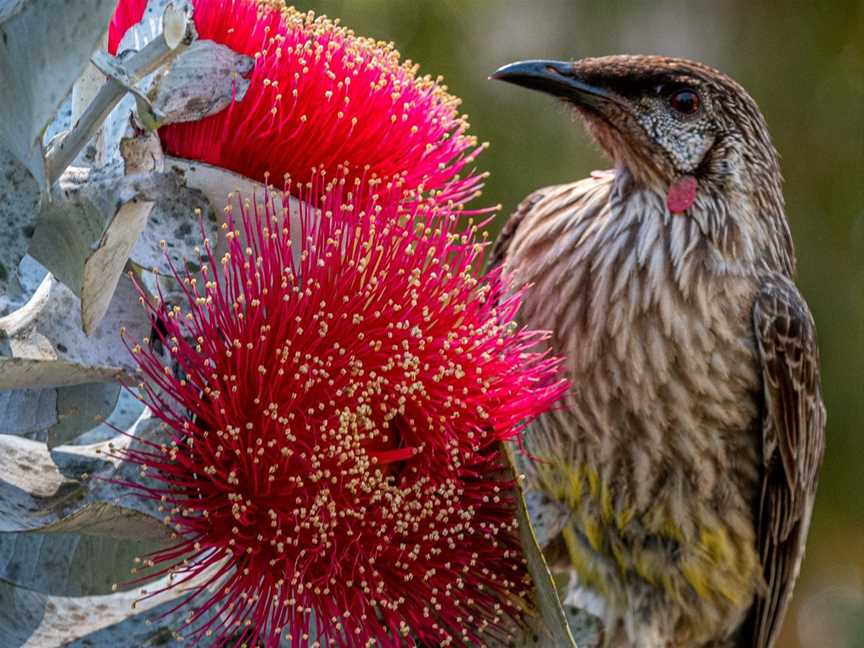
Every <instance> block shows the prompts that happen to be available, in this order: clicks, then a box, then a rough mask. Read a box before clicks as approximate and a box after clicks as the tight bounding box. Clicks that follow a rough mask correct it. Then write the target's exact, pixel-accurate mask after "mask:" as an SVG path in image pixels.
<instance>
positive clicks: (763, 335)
mask: <svg viewBox="0 0 864 648" xmlns="http://www.w3.org/2000/svg"><path fill="white" fill-rule="evenodd" d="M493 78H495V79H500V80H503V81H507V82H510V83H514V84H516V85H520V86H524V87H527V88H531V89H534V90H540V91H542V92H545V93H548V94H552V95H554V96H556V97H559V98H561V99H563V100H564V101H565V102H568V103H569V104H571V105H572V106H574V107H575V110H576V112H577V113H578V115H579V116H580V117H581V118H582V121H583V122H584V124H585V126H586V128H587V129H588V131H589V132H590V133H591V135H592V136H593V137H594V139H595V140H596V141H597V143H598V144H599V146H600V147H601V148H602V150H603V151H604V152H605V153H606V155H608V156H609V158H611V160H612V162H613V163H614V169H613V170H612V171H610V172H608V173H600V174H593V175H592V177H591V178H588V179H585V180H581V181H579V182H576V183H573V184H566V185H559V186H554V187H548V188H545V189H541V190H539V191H537V192H535V193H534V194H532V195H531V196H530V197H528V198H527V199H526V200H525V201H524V202H523V203H522V204H521V205H520V206H519V208H518V210H517V211H516V213H515V214H514V215H513V216H512V217H511V218H510V220H509V222H508V223H507V224H506V226H505V227H504V230H503V232H502V234H501V237H500V238H499V240H498V241H497V243H496V247H495V249H494V252H493V263H495V264H502V263H503V264H504V266H505V268H506V270H507V272H508V273H509V274H510V276H511V278H512V281H513V282H514V284H515V287H520V286H527V285H531V288H530V290H528V291H527V292H526V294H525V299H524V302H523V305H522V309H521V319H522V323H523V324H525V325H527V326H530V327H532V328H539V329H549V330H552V331H553V336H552V338H551V340H550V345H551V347H552V349H553V350H554V352H555V353H557V354H559V355H561V356H564V357H565V358H566V367H567V371H568V373H569V377H570V379H571V380H572V389H571V391H570V392H569V394H568V395H567V396H566V397H565V400H564V406H563V407H562V408H560V409H558V410H557V411H554V412H552V413H549V414H546V415H545V416H543V417H542V418H541V419H540V420H539V421H538V422H537V423H536V424H535V425H534V426H533V428H532V429H531V430H529V433H528V434H527V440H526V443H527V446H528V451H529V453H530V456H531V457H532V460H528V461H526V462H525V470H526V472H527V475H528V479H529V482H528V483H529V487H530V488H531V489H533V490H534V491H537V492H539V493H542V494H543V496H545V497H546V498H547V499H548V500H549V501H550V502H551V503H552V504H555V505H557V506H558V508H560V509H561V510H563V511H565V514H564V515H563V516H562V517H561V522H560V525H559V528H560V534H559V535H558V537H557V538H556V540H555V541H554V542H553V543H552V544H551V545H550V547H549V552H550V554H557V558H558V560H559V561H560V562H563V563H564V564H565V565H567V566H568V567H570V568H572V573H573V574H574V578H575V581H576V583H577V584H578V588H577V589H578V591H580V592H583V593H586V592H587V593H588V594H589V595H590V597H589V598H590V600H591V601H592V607H593V609H594V611H595V612H596V613H597V615H598V616H599V617H600V618H601V619H602V623H603V627H604V634H605V641H606V644H607V645H613V646H632V647H638V648H654V647H668V646H682V647H683V646H686V647H691V646H692V647H695V646H753V647H758V648H766V647H768V646H771V645H772V644H773V642H774V641H775V639H776V637H777V634H778V631H779V628H780V625H781V622H782V620H783V615H784V612H785V610H786V607H787V605H788V602H789V598H790V596H791V593H792V589H793V586H794V583H795V579H796V576H797V574H798V570H799V567H800V564H801V560H802V557H803V554H804V544H805V539H806V535H807V528H808V526H809V522H810V512H811V509H812V505H813V498H814V494H815V490H816V480H817V473H818V471H819V467H820V463H821V461H822V454H823V447H824V425H825V410H824V407H823V404H822V398H821V395H820V384H819V355H818V350H817V347H816V332H815V328H814V324H813V320H812V317H811V315H810V312H809V311H808V308H807V305H806V303H805V302H804V299H803V298H802V297H801V295H800V293H799V292H798V289H797V288H796V287H795V283H794V280H793V276H794V271H795V256H794V251H793V245H792V238H791V235H790V231H789V225H788V222H787V220H786V216H785V214H784V205H783V193H782V189H781V176H780V168H779V163H778V155H777V152H776V151H775V149H774V147H773V145H772V144H771V140H770V138H769V135H768V129H767V127H766V125H765V120H764V118H763V117H762V114H761V113H760V111H759V109H758V107H757V106H756V103H755V102H754V101H753V99H752V98H751V97H750V96H749V95H748V94H747V92H746V91H745V90H744V89H743V88H742V87H741V86H740V85H738V84H737V83H736V82H735V81H733V80H732V79H730V78H729V77H727V76H725V75H723V74H721V73H720V72H717V71H716V70H713V69H711V68H709V67H707V66H705V65H702V64H699V63H693V62H690V61H685V60H680V59H671V58H662V57H655V56H611V57H605V58H595V59H585V60H581V61H577V62H575V63H564V62H557V61H528V62H522V63H515V64H513V65H508V66H506V67H503V68H501V69H500V70H498V71H497V72H496V73H495V75H494V77H493Z"/></svg>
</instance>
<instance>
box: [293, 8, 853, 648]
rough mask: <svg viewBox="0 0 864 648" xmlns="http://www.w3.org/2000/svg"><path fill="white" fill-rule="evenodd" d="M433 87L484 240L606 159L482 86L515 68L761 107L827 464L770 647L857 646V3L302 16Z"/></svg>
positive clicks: (537, 111)
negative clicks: (585, 64)
mask: <svg viewBox="0 0 864 648" xmlns="http://www.w3.org/2000/svg"><path fill="white" fill-rule="evenodd" d="M296 5H297V6H298V7H299V8H301V9H312V10H315V11H316V12H317V13H324V14H327V15H328V16H331V17H338V18H341V19H342V22H343V23H344V24H346V25H348V26H349V27H351V28H353V29H355V31H357V32H358V33H360V34H364V35H369V36H373V37H375V38H379V39H382V40H386V41H394V42H395V43H396V45H397V46H398V48H399V49H400V50H401V52H402V54H403V56H404V57H406V58H410V59H412V60H414V61H417V62H419V63H421V70H422V71H424V72H427V73H430V74H433V75H438V74H442V75H444V77H445V79H446V82H447V84H448V86H449V87H450V89H451V91H452V92H453V93H454V94H456V95H458V96H460V97H462V98H463V100H464V103H463V106H464V110H465V112H466V113H467V114H468V115H470V118H471V124H472V129H473V132H474V133H475V134H477V135H478V137H480V138H481V140H485V141H489V142H490V143H491V145H492V146H491V148H490V150H489V151H487V152H486V153H484V155H483V156H481V159H480V166H481V167H482V168H484V169H487V170H489V171H491V172H492V176H491V178H490V179H489V182H488V185H487V189H486V191H485V194H484V196H483V198H482V199H481V200H483V201H485V202H486V204H497V203H500V204H501V205H503V210H502V212H501V214H500V215H499V218H498V219H497V222H496V224H495V225H494V226H493V229H494V230H495V231H496V232H497V228H498V227H500V225H501V223H502V222H503V221H504V219H505V218H506V216H507V213H509V211H510V210H512V209H513V208H514V207H515V206H516V204H517V203H518V202H519V200H520V199H521V198H522V197H524V196H525V195H527V194H528V193H529V192H531V191H532V190H534V189H536V188H538V187H541V186H544V185H548V184H555V183H560V182H566V181H570V180H575V179H578V178H581V177H584V176H586V175H587V174H588V173H589V172H590V171H591V170H592V169H600V168H605V166H606V162H605V160H604V159H603V158H602V157H601V156H600V155H599V154H598V153H597V151H596V150H595V149H594V148H593V146H592V145H591V143H590V142H589V141H588V139H587V138H586V137H585V136H584V135H583V133H582V132H581V129H580V128H579V127H578V124H577V123H576V122H575V120H574V119H573V117H572V115H571V114H570V113H569V111H568V110H567V109H566V108H564V107H563V106H561V105H558V104H556V103H555V102H554V101H553V100H552V99H551V98H548V97H545V96H542V95H540V94H536V93H531V92H528V91H524V90H520V89H518V88H515V87H512V86H507V85H505V84H500V83H495V82H492V81H488V80H487V77H488V75H489V74H490V73H491V72H493V71H494V70H495V69H496V68H497V67H498V66H500V65H502V64H504V63H508V62H511V61H515V60H519V59H526V58H557V59H568V58H579V57H583V56H598V55H603V54H614V53H657V54H668V55H674V56H684V57H687V58H693V59H697V60H701V61H704V62H706V63H709V64H711V65H713V66H715V67H717V68H719V69H721V70H723V71H724V72H726V73H728V74H730V75H731V76H733V77H734V78H736V79H737V80H738V81H740V82H741V83H742V84H743V85H744V86H745V87H746V88H747V89H748V90H749V91H750V92H751V94H752V95H753V96H754V98H755V99H756V101H757V102H758V103H759V105H760V106H761V108H762V111H763V112H764V114H765V116H766V118H767V120H768V124H769V126H770V128H771V132H772V135H773V138H774V142H775V144H776V146H777V148H778V149H779V151H780V154H781V156H782V158H783V171H784V175H785V178H786V203H787V214H788V215H789V218H790V220H791V222H792V231H793V234H794V237H795V241H796V245H797V251H798V261H799V266H798V283H799V286H800V287H801V290H802V291H803V293H804V295H805V296H806V298H807V300H808V302H809V303H810V306H811V308H812V310H813V313H814V316H815V318H816V322H817V326H818V329H819V342H820V347H821V351H822V363H823V366H822V380H823V389H824V394H825V400H826V403H827V407H828V451H827V456H826V459H825V464H824V468H823V472H822V478H821V483H820V486H819V496H818V500H817V504H816V510H815V515H814V520H813V526H812V528H811V533H810V541H809V543H808V549H807V560H806V562H805V564H804V569H803V572H802V576H801V580H800V581H799V586H798V591H797V595H796V598H795V600H794V603H793V605H794V608H793V610H792V611H791V613H790V615H789V616H788V618H787V621H786V626H785V628H784V634H783V636H782V637H781V640H780V642H779V648H800V647H804V648H822V647H838V648H846V647H849V648H853V647H854V648H857V647H864V432H862V429H864V386H862V378H864V2H861V1H858V2H840V1H831V2H787V3H767V2H765V3H758V2H751V1H749V0H727V1H722V2H708V1H704V2H685V1H683V0H681V1H677V2H671V1H665V2H664V1H661V2H638V3H637V2H612V1H608V0H607V1H599V0H594V1H591V0H308V1H301V2H297V3H296Z"/></svg>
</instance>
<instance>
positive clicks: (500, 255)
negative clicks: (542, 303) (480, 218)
mask: <svg viewBox="0 0 864 648" xmlns="http://www.w3.org/2000/svg"><path fill="white" fill-rule="evenodd" d="M549 189H550V188H546V189H538V190H537V191H535V192H534V193H532V194H530V195H529V196H528V197H527V198H525V200H523V201H522V202H521V203H519V206H518V207H517V208H516V211H515V212H513V213H512V214H511V215H510V218H508V219H507V222H506V223H504V227H502V228H501V233H500V234H498V238H496V239H495V244H494V245H493V246H492V253H491V254H490V255H489V261H488V263H487V264H486V269H487V270H494V269H495V268H497V267H498V266H500V265H502V264H503V263H504V260H505V259H506V258H507V251H508V249H509V248H510V243H511V242H512V241H513V237H514V236H516V230H518V229H519V225H521V224H522V221H523V220H525V217H526V216H527V215H528V214H530V213H531V210H532V209H534V206H535V205H536V204H537V203H538V202H540V201H541V200H543V198H544V197H545V196H546V194H547V192H548V191H549Z"/></svg>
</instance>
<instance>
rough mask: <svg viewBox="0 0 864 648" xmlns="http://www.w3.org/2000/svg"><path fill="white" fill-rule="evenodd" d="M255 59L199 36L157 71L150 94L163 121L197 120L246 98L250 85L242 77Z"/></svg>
mask: <svg viewBox="0 0 864 648" xmlns="http://www.w3.org/2000/svg"><path fill="white" fill-rule="evenodd" d="M254 63H255V61H254V59H253V58H252V57H250V56H244V55H242V54H238V53H237V52H235V51H234V50H232V49H231V48H229V47H227V46H225V45H222V44H219V43H215V42H213V41H209V40H198V41H195V42H194V43H192V45H190V46H189V48H188V49H186V50H185V51H183V52H181V53H180V54H179V55H178V56H177V58H176V59H174V61H172V63H171V65H170V67H168V68H167V69H165V70H164V71H162V72H161V73H157V74H156V76H155V79H154V81H153V86H152V87H151V89H150V91H149V92H148V96H149V97H150V100H151V101H152V104H153V109H154V110H155V111H156V113H158V114H159V115H160V119H161V123H162V124H172V123H176V122H188V121H198V120H200V119H203V118H205V117H207V116H209V115H213V114H215V113H218V112H220V111H221V110H224V109H225V108H227V107H228V105H229V104H230V103H231V101H232V100H233V101H241V100H242V99H243V96H244V95H245V94H246V90H247V89H248V87H249V81H248V80H247V79H244V78H243V77H244V76H245V75H247V74H249V73H250V72H251V71H252V67H253V65H254Z"/></svg>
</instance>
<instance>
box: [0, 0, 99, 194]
mask: <svg viewBox="0 0 864 648" xmlns="http://www.w3.org/2000/svg"><path fill="white" fill-rule="evenodd" d="M115 4H116V3H115V0H76V1H75V2H69V1H68V0H29V1H28V2H19V3H15V7H13V8H11V9H10V8H8V5H7V6H6V7H4V9H3V10H0V18H2V19H3V21H2V23H0V142H3V143H4V144H5V146H6V147H8V148H9V150H10V151H12V152H13V153H14V155H15V156H16V157H17V158H18V159H19V160H20V161H21V162H22V163H23V164H24V165H25V166H26V167H27V168H28V169H29V171H30V173H31V174H32V175H33V177H34V178H35V179H36V181H37V183H38V184H39V186H40V187H41V186H43V185H44V183H45V166H44V165H45V162H44V159H43V152H42V135H43V132H44V131H45V128H46V127H47V125H48V123H49V121H51V118H52V117H53V116H54V114H55V113H56V112H57V109H58V108H59V107H60V104H61V103H62V102H63V100H64V99H65V98H66V96H67V95H68V94H69V92H70V90H71V89H72V86H73V84H74V83H75V80H76V79H77V78H78V77H79V76H80V75H81V74H82V72H83V71H84V69H85V67H86V66H87V63H88V60H89V58H90V55H91V54H92V53H93V51H94V50H95V49H96V47H97V46H98V44H99V41H100V39H101V38H102V35H103V34H104V33H105V30H106V29H107V26H108V21H109V20H110V18H111V14H112V12H113V10H114V6H115Z"/></svg>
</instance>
